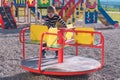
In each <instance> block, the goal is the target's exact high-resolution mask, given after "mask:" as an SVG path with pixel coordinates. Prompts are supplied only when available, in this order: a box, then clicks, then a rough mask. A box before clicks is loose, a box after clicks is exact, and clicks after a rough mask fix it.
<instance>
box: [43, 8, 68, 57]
mask: <svg viewBox="0 0 120 80" xmlns="http://www.w3.org/2000/svg"><path fill="white" fill-rule="evenodd" d="M57 21H58V22H59V23H61V24H62V25H63V27H64V28H66V23H65V22H64V21H63V20H62V19H61V18H60V16H59V15H57V14H56V9H55V7H53V6H49V7H48V8H47V15H46V17H45V25H47V26H48V28H51V27H52V28H55V27H56V22H57ZM45 46H46V45H43V47H45ZM45 53H46V51H45V50H42V54H43V58H45ZM55 53H56V55H55V58H57V56H58V51H55Z"/></svg>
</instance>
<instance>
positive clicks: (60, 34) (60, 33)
mask: <svg viewBox="0 0 120 80" xmlns="http://www.w3.org/2000/svg"><path fill="white" fill-rule="evenodd" d="M63 35H64V29H59V31H58V44H59V45H60V47H59V50H58V63H63V55H64V54H63V50H64V45H63V43H64V37H63Z"/></svg>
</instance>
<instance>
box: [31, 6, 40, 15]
mask: <svg viewBox="0 0 120 80" xmlns="http://www.w3.org/2000/svg"><path fill="white" fill-rule="evenodd" d="M30 9H31V11H32V12H33V13H35V7H32V8H30ZM38 17H40V13H39V12H38Z"/></svg>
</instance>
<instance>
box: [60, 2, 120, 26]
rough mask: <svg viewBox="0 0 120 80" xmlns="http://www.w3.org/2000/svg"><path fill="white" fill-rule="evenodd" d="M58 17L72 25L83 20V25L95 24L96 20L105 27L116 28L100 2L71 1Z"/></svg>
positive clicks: (115, 23)
mask: <svg viewBox="0 0 120 80" xmlns="http://www.w3.org/2000/svg"><path fill="white" fill-rule="evenodd" d="M59 15H60V16H61V17H62V18H63V19H64V20H65V21H66V22H67V23H68V24H74V23H75V22H76V21H77V20H79V19H81V18H82V20H84V23H85V24H93V23H97V22H98V19H99V20H100V21H101V22H102V23H103V24H105V25H106V24H107V25H113V26H114V27H118V26H119V24H118V22H117V21H114V20H113V19H112V18H111V17H110V16H109V15H108V14H107V13H106V12H105V10H104V9H103V8H102V7H101V4H100V0H77V1H76V2H75V0H71V1H68V2H67V4H66V5H65V6H64V7H63V8H62V9H61V10H60V12H59Z"/></svg>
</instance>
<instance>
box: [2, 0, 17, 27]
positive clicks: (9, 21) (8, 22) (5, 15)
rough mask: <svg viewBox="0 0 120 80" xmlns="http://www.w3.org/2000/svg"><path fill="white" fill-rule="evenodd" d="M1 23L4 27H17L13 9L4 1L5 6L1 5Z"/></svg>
mask: <svg viewBox="0 0 120 80" xmlns="http://www.w3.org/2000/svg"><path fill="white" fill-rule="evenodd" d="M0 24H1V27H2V28H3V29H15V28H17V25H16V21H15V19H14V17H13V14H12V11H11V9H10V7H8V5H7V3H6V2H5V4H4V3H3V7H0Z"/></svg>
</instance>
